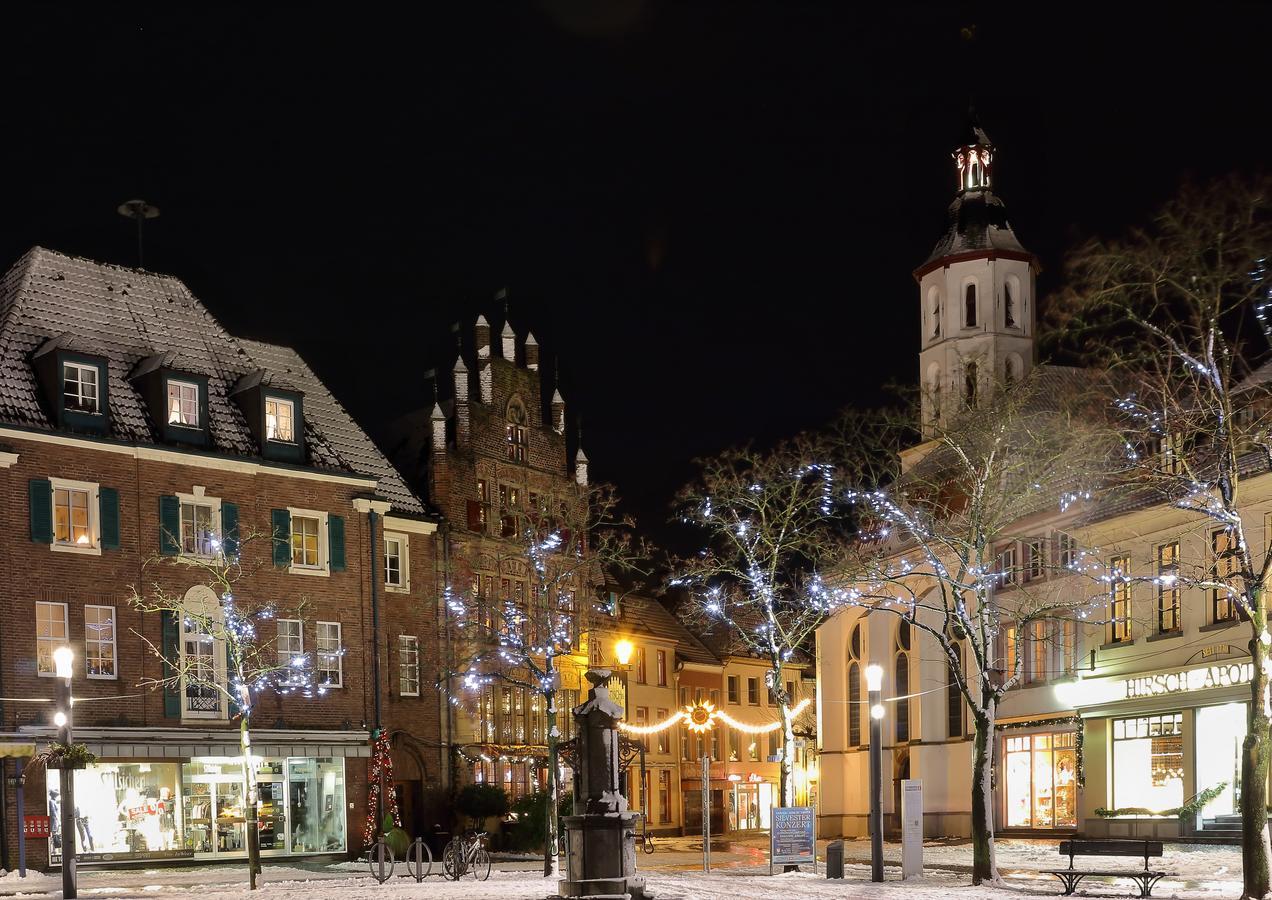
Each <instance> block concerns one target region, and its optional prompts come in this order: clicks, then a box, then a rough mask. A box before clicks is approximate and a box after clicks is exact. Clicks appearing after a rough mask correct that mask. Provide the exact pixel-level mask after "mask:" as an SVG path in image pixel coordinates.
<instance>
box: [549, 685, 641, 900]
mask: <svg viewBox="0 0 1272 900" xmlns="http://www.w3.org/2000/svg"><path fill="white" fill-rule="evenodd" d="M609 674H610V673H609V671H608V670H607V669H601V670H594V671H591V672H588V673H587V679H588V681H589V682H591V684H592V688H591V690H590V691H589V692H588V698H587V702H586V703H584V704H583V705H582V706H579V707H577V708H576V709H574V710H573V711H572V714H573V716H574V722H575V734H577V735H578V737H576V738H575V742H576V744H575V747H574V753H573V754H572V755H573V757H574V759H575V760H576V761H577V765H576V767H575V772H574V815H572V816H566V817H565V847H566V870H565V876H566V877H565V878H564V879H562V880H561V881H560V882H558V883H557V892H558V894H557V896H558V897H559V898H583V897H586V898H630V900H646V898H649V897H650V895H649V894H647V893H646V892H645V879H644V878H642V877H641V876H639V875H637V874H636V819H637V818H638V814H637V813H634V812H630V811H629V810H628V809H627V798H626V797H624V796H623V792H622V789H621V786H620V783H619V779H620V776H621V771H620V766H619V735H618V721H619V720H620V719H622V717H623V710H622V708H621V707H619V705H618V704H617V703H615V702H614V701H613V700H611V699H610V695H609V689H608V688H606V686H605V682H606V680H607V679H608V678H609Z"/></svg>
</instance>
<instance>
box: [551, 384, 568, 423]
mask: <svg viewBox="0 0 1272 900" xmlns="http://www.w3.org/2000/svg"><path fill="white" fill-rule="evenodd" d="M552 430H553V431H555V432H556V433H557V434H565V400H564V399H562V397H561V390H560V389H559V388H558V389H557V390H555V391H553V392H552Z"/></svg>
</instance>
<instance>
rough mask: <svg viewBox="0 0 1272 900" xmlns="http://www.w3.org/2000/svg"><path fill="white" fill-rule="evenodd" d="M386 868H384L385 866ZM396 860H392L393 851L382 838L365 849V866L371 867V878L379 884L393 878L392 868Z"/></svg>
mask: <svg viewBox="0 0 1272 900" xmlns="http://www.w3.org/2000/svg"><path fill="white" fill-rule="evenodd" d="M386 863H387V864H388V868H387V869H386V868H385V864H386ZM396 863H397V860H395V859H394V858H393V850H392V848H390V847H389V845H388V844H387V843H386V842H385V840H384V838H380V839H379V840H377V841H376V842H375V843H374V844H372V845H371V846H370V847H368V848H367V864H368V865H369V866H370V867H371V877H372V878H374V879H375V880H376V881H378V882H380V884H384V882H386V881H388V880H389V879H390V878H392V877H393V867H394V866H395V865H396Z"/></svg>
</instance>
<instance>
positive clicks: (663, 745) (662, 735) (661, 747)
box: [658, 709, 670, 753]
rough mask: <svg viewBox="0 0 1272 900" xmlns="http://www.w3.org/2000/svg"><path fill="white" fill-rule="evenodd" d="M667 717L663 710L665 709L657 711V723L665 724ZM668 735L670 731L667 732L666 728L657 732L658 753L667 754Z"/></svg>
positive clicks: (665, 711)
mask: <svg viewBox="0 0 1272 900" xmlns="http://www.w3.org/2000/svg"><path fill="white" fill-rule="evenodd" d="M668 715H669V713H668V712H667V710H665V709H659V710H658V721H659V722H666V721H667V717H668ZM669 734H670V730H669V729H666V728H664V729H663V730H662V731H660V732H658V752H659V753H666V752H667V749H668V748H667V736H668V735H669Z"/></svg>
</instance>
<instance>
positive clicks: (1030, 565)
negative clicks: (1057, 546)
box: [1023, 538, 1047, 581]
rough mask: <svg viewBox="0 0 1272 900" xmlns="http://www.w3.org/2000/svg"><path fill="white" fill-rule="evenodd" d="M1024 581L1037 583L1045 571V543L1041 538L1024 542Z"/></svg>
mask: <svg viewBox="0 0 1272 900" xmlns="http://www.w3.org/2000/svg"><path fill="white" fill-rule="evenodd" d="M1024 548H1025V565H1024V573H1023V574H1024V580H1025V581H1037V580H1038V579H1039V578H1041V577H1042V576H1043V573H1044V572H1046V569H1047V543H1046V541H1044V540H1043V539H1042V538H1034V539H1033V540H1029V541H1025V544H1024Z"/></svg>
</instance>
